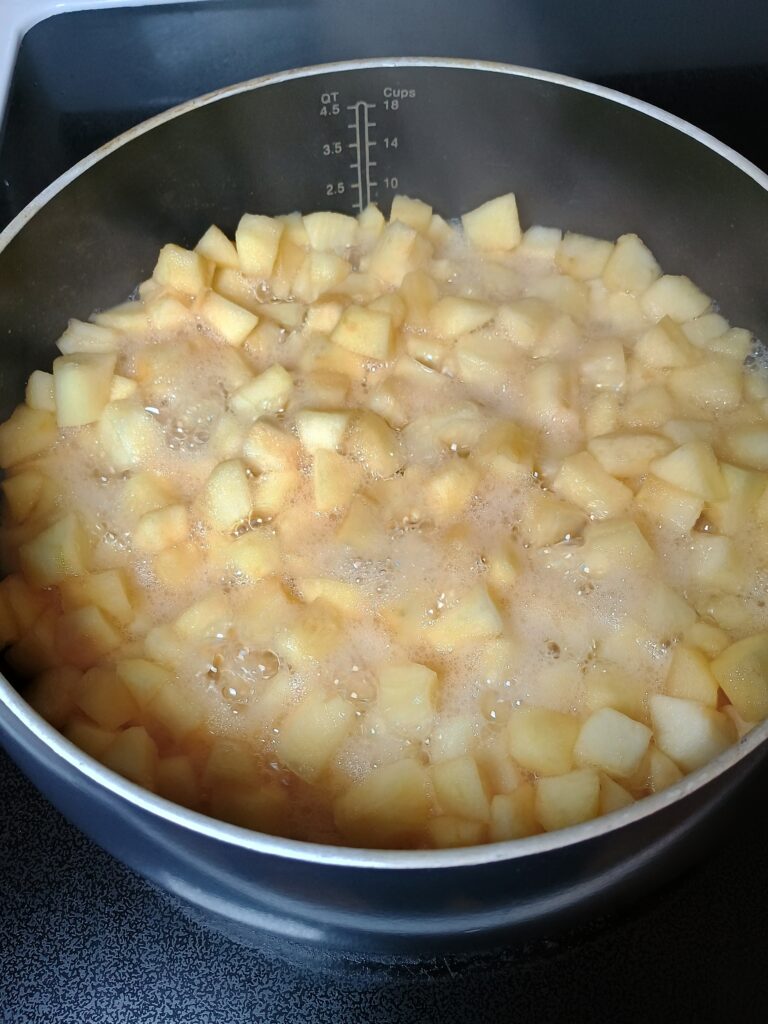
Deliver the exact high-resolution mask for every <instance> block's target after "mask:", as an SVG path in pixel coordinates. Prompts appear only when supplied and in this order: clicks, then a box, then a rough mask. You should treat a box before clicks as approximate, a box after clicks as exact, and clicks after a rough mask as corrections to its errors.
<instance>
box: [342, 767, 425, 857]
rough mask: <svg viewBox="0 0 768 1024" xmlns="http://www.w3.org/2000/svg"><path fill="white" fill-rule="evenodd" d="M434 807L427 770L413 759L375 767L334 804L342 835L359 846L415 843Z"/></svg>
mask: <svg viewBox="0 0 768 1024" xmlns="http://www.w3.org/2000/svg"><path fill="white" fill-rule="evenodd" d="M430 810H431V800H430V795H429V776H428V773H427V770H426V769H425V768H424V767H423V766H422V765H420V764H419V763H418V762H417V761H416V760H414V759H413V758H404V759H402V760H400V761H395V762H393V763H391V764H386V765H382V766H381V767H379V768H374V769H373V771H371V772H370V774H369V775H367V776H366V777H365V779H363V780H362V782H357V783H355V784H354V785H352V786H350V788H349V789H348V790H347V791H346V792H345V793H343V794H342V795H341V796H340V797H339V798H338V799H337V800H336V802H335V804H334V818H335V820H336V825H337V827H338V829H339V831H340V832H341V834H342V836H343V837H344V839H345V840H347V842H348V843H350V844H354V845H357V846H379V847H398V846H403V845H405V846H408V845H413V842H414V840H415V839H418V837H419V836H421V835H422V833H423V831H424V829H425V827H426V823H427V817H428V816H429V813H430Z"/></svg>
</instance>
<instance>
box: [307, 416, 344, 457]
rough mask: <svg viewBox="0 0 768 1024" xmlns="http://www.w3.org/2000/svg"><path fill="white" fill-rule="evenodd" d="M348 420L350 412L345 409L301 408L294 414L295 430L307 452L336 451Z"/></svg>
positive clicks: (340, 443)
mask: <svg viewBox="0 0 768 1024" xmlns="http://www.w3.org/2000/svg"><path fill="white" fill-rule="evenodd" d="M349 420H350V413H349V412H347V411H346V410H338V411H325V410H317V409H302V410H301V411H300V412H298V413H297V414H296V430H297V432H298V435H299V440H300V441H301V443H302V446H303V447H304V449H305V450H306V451H307V452H310V453H311V454H314V453H316V452H318V451H322V450H327V451H337V450H338V449H339V448H341V446H342V442H343V440H344V435H345V434H346V431H347V427H348V426H349Z"/></svg>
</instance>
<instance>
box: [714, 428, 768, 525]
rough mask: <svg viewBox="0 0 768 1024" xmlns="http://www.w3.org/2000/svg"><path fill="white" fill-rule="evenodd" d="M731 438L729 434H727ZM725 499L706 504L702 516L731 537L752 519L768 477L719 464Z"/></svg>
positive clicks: (731, 434) (727, 464)
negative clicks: (725, 494)
mask: <svg viewBox="0 0 768 1024" xmlns="http://www.w3.org/2000/svg"><path fill="white" fill-rule="evenodd" d="M730 437H731V438H732V437H733V433H730ZM720 470H721V472H722V474H723V480H724V481H725V486H726V487H727V489H728V497H727V498H724V499H723V500H721V501H714V502H709V503H708V504H707V507H706V509H705V514H706V517H707V519H708V520H709V522H710V523H711V524H712V526H714V527H715V529H716V530H718V532H719V533H723V534H726V535H729V536H730V535H732V534H735V533H737V532H738V531H740V530H742V529H743V528H744V526H745V525H746V524H747V523H748V522H750V521H753V520H754V516H755V509H756V506H757V504H758V502H759V501H760V498H761V497H762V495H763V494H765V493H766V486H768V476H766V475H765V474H764V473H757V472H754V471H753V470H748V469H741V468H740V467H738V466H732V465H730V464H729V463H727V462H722V463H721V464H720Z"/></svg>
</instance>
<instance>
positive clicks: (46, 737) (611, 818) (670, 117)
mask: <svg viewBox="0 0 768 1024" xmlns="http://www.w3.org/2000/svg"><path fill="white" fill-rule="evenodd" d="M411 67H432V68H447V69H451V68H454V69H457V70H461V71H486V72H492V73H496V74H504V75H510V76H513V77H518V78H531V79H536V80H538V81H542V82H547V83H550V84H552V85H557V86H561V87H564V88H568V89H574V90H576V91H579V92H585V93H589V94H592V95H593V96H597V97H599V98H601V99H604V100H607V101H609V102H612V103H617V104H619V105H620V106H624V107H629V108H630V109H632V110H636V111H638V112H639V113H642V114H645V115H646V116H648V117H650V118H653V119H654V120H656V121H660V122H662V123H664V124H667V125H669V126H670V127H672V128H675V129H677V130H678V131H680V132H683V133H684V134H685V135H688V136H689V137H690V138H692V139H694V140H695V141H696V142H699V143H701V144H702V145H703V146H706V147H707V148H708V149H710V150H712V151H713V152H715V153H716V154H718V155H719V156H721V157H722V158H723V159H725V160H727V161H728V162H729V163H731V164H733V165H734V166H735V167H737V168H738V169H739V170H741V171H742V172H743V173H744V174H746V175H747V176H748V177H750V178H752V179H753V180H754V181H756V182H757V184H759V185H761V186H762V188H763V189H765V190H766V192H768V175H766V174H765V173H764V172H763V171H761V170H760V169H759V168H758V167H756V166H755V165H754V164H753V163H752V162H751V161H749V160H747V159H746V157H744V156H742V155H741V154H740V153H737V152H736V151H735V150H733V149H731V148H730V147H729V146H726V145H725V144H724V143H722V142H720V141H719V140H718V139H716V138H715V137H714V136H712V135H710V134H708V133H707V132H705V131H702V130H701V129H700V128H697V127H695V126H694V125H692V124H690V123H689V122H687V121H685V120H683V119H682V118H679V117H676V116H675V115H674V114H670V113H668V112H667V111H665V110H662V109H661V108H660V107H656V106H654V105H652V104H650V103H646V102H644V101H642V100H638V99H635V98H633V97H631V96H628V95H626V94H624V93H621V92H618V91H616V90H614V89H608V88H605V87H604V86H600V85H595V84H593V83H591V82H587V81H584V80H582V79H578V78H573V77H570V76H567V75H560V74H557V73H555V72H550V71H541V70H537V69H535V68H527V67H522V66H520V65H514V64H503V63H500V62H495V61H480V60H466V59H458V58H442V57H383V58H369V59H365V60H351V61H338V62H333V63H329V64H317V65H312V66H309V67H304V68H296V69H289V70H286V71H278V72H273V73H271V74H268V75H261V76H259V77H257V78H253V79H249V80H247V81H245V82H239V83H237V84H235V85H230V86H226V87H224V88H221V89H216V90H214V91H213V92H210V93H206V94H205V95H203V96H199V97H195V98H194V99H192V100H187V101H186V102H184V103H181V104H178V105H177V106H175V107H171V108H170V109H168V110H166V111H163V112H162V113H160V114H157V115H156V116H155V117H152V118H149V119H148V120H146V121H143V122H141V123H140V124H138V125H135V126H134V127H133V128H130V129H129V130H128V131H126V132H123V133H122V134H121V135H118V136H117V137H116V138H114V139H112V140H110V141H109V142H107V143H106V144H105V145H103V146H101V147H100V148H99V149H97V150H95V151H94V152H93V153H90V154H89V155H88V156H86V157H84V158H83V159H82V160H80V161H78V163H76V164H74V165H73V166H72V167H70V168H69V169H68V170H66V171H65V172H64V173H63V174H62V175H61V176H60V177H58V178H57V179H56V180H55V181H53V182H52V183H51V184H50V185H48V186H47V188H45V189H44V190H43V191H42V192H40V193H39V195H37V196H36V197H35V198H34V199H33V200H32V201H31V202H30V203H28V205H27V206H25V207H24V209H23V210H21V212H20V213H19V214H17V216H16V217H14V219H13V220H12V221H11V222H10V223H9V224H8V225H7V226H6V227H5V229H4V230H3V231H2V232H0V251H2V250H3V249H5V248H6V246H7V245H8V244H9V242H11V240H12V239H13V238H15V236H16V235H17V234H18V233H19V232H20V231H21V230H22V229H23V228H24V226H25V225H26V224H27V222H28V221H29V220H31V218H32V217H33V216H35V214H37V213H38V212H39V211H40V210H41V209H42V208H43V207H44V206H45V205H46V204H47V203H48V202H49V201H50V200H51V199H52V198H53V197H54V196H56V195H57V194H58V193H59V192H61V191H62V189H64V188H65V187H66V186H67V185H69V184H70V183H71V182H72V181H74V180H75V179H76V178H77V177H79V176H80V175H81V174H82V173H83V172H84V171H86V170H88V168H90V167H91V166H93V165H94V164H96V163H98V161H100V160H102V159H103V158H104V157H105V156H108V155H109V154H110V153H112V152H113V151H114V150H116V149H119V148H120V147H121V146H123V145H125V144H126V143H128V142H130V141H132V140H133V139H134V138H137V137H138V136H140V135H143V134H145V133H146V132H148V131H151V130H152V129H153V128H155V127H157V126H159V125H161V124H163V123H165V122H166V121H170V120H172V119H173V118H175V117H178V116H180V115H182V114H185V113H188V112H189V111H192V110H194V109H196V108H197V107H200V106H205V105H207V104H209V103H214V102H217V101H218V100H221V99H226V98H227V97H229V96H234V95H237V94H239V93H243V92H248V91H250V90H253V89H260V88H263V87H265V86H269V85H277V84H280V83H282V82H286V81H291V80H294V79H299V78H313V77H317V76H320V75H327V74H330V73H344V72H347V71H358V70H365V69H368V68H371V69H373V68H377V69H380V68H411ZM0 704H2V705H4V706H5V709H6V711H7V712H8V713H10V716H11V718H12V719H16V720H17V721H18V722H19V723H21V725H22V726H23V727H25V728H26V730H28V732H30V733H31V734H32V735H33V736H34V737H35V739H36V740H37V741H39V743H41V744H43V745H44V746H45V747H47V748H49V750H50V751H51V752H52V753H53V754H54V755H56V756H57V757H59V758H61V759H62V760H64V761H65V762H67V763H68V764H69V765H70V766H72V767H74V768H75V769H76V770H77V771H79V772H81V773H82V774H83V775H85V776H87V777H88V778H89V779H90V780H91V782H94V783H96V784H97V785H99V786H101V787H102V788H103V789H105V790H108V791H109V792H110V793H112V794H113V795H115V796H117V797H120V798H122V799H123V800H125V801H126V802H127V803H128V804H130V805H133V806H134V807H135V808H137V809H139V810H142V811H145V812H148V813H149V814H150V815H153V816H155V817H160V818H162V819H164V820H166V821H170V822H172V823H173V824H175V825H177V826H180V827H182V828H185V829H189V830H190V831H193V832H196V833H198V834H200V835H204V836H207V837H209V838H211V839H216V840H219V841H221V842H225V843H228V844H230V845H232V846H237V847H240V848H242V849H246V850H251V851H254V852H257V853H263V854H269V855H272V856H278V857H282V858H285V859H289V860H300V861H306V862H308V863H317V864H325V865H330V866H335V867H354V868H367V869H371V868H378V869H390V870H403V869H411V870H413V869H422V870H423V869H434V868H460V867H472V866H477V865H481V864H492V863H497V862H500V861H506V860H514V859H516V858H518V857H528V856H532V855H534V854H539V853H547V852H551V851H554V850H559V849H563V848H566V847H569V846H572V845H574V844H577V843H581V842H585V841H588V840H591V839H595V838H597V837H599V836H602V835H605V834H607V833H610V832H613V831H615V830H617V829H620V828H623V827H625V826H628V825H631V824H634V823H635V822H638V821H640V820H641V819H643V818H646V817H648V816H649V815H652V814H655V813H656V812H657V811H661V810H663V809H664V808H666V807H669V806H670V805H672V804H674V803H676V802H677V801H678V800H683V799H684V798H685V797H686V796H688V795H689V794H691V793H693V792H695V791H696V790H698V789H700V788H701V787H703V786H706V785H707V784H708V783H709V782H711V781H713V780H714V779H716V778H717V777H718V776H719V775H721V774H723V773H724V772H726V771H728V769H730V768H732V767H733V766H734V765H736V764H738V763H739V762H740V761H742V760H743V759H744V758H746V757H747V756H748V755H749V754H751V753H752V752H753V751H754V750H756V749H757V748H758V747H759V746H760V745H761V744H762V743H763V741H764V740H765V739H766V738H767V737H768V721H765V722H762V723H759V724H758V725H756V726H755V727H754V728H753V729H752V730H751V731H750V732H748V733H747V734H746V735H745V736H743V737H741V739H740V740H738V741H737V742H736V743H734V744H733V745H732V746H731V747H729V748H728V749H727V750H725V751H724V752H723V753H722V754H720V755H719V756H718V757H716V758H715V759H714V760H712V761H710V762H709V763H708V764H706V765H704V766H703V767H702V768H700V769H698V770H697V771H695V772H692V773H691V774H690V775H687V776H684V777H683V778H682V779H681V780H680V781H679V782H677V783H675V784H674V785H672V786H670V787H669V788H668V789H665V790H663V791H662V792H660V793H656V794H653V795H652V796H648V797H644V798H643V799H642V800H638V801H637V802H636V803H634V804H632V805H630V806H629V807H626V808H623V809H621V810H619V811H614V812H612V813H610V814H606V815H602V816H600V817H598V818H595V819H593V820H592V821H589V822H584V823H583V824H580V825H574V826H571V827H570V828H565V829H560V830H557V831H555V832H548V833H543V834H541V835H536V836H531V837H529V838H525V839H515V840H508V841H505V842H500V843H488V844H486V845H482V846H468V847H460V848H458V849H449V850H376V849H372V850H371V849H363V848H357V847H346V846H331V845H328V844H321V843H309V842H303V841H300V840H295V839H285V838H282V837H280V836H272V835H267V834H265V833H261V832H254V831H251V830H249V829H245V828H241V827H240V826H237V825H231V824H229V823H227V822H223V821H218V820H217V819H214V818H210V817H208V816H207V815H204V814H201V813H199V812H197V811H191V810H188V809H187V808H185V807H182V806H180V805H179V804H175V803H172V802H171V801H169V800H166V799H164V798H163V797H161V796H158V795H156V794H154V793H151V792H150V791H149V790H146V789H143V788H142V787H141V786H138V785H136V784H135V783H133V782H130V781H129V780H128V779H125V778H124V777H123V776H121V775H118V774H117V773H116V772H113V771H112V770H110V769H109V768H106V767H105V766H104V765H102V764H100V763H99V762H98V761H96V760H95V759H94V758H92V757H90V756H89V755H88V754H86V753H85V752H84V751H83V750H81V749H80V748H79V747H77V746H75V745H74V744H73V743H71V742H70V741H69V740H67V739H66V738H65V737H64V736H63V735H62V734H61V733H60V732H58V731H57V730H56V729H54V728H53V726H51V725H49V724H48V722H46V721H45V720H44V719H43V718H42V717H41V716H40V715H39V714H37V712H36V711H34V710H33V708H32V707H31V706H30V705H29V704H27V702H26V701H25V700H24V699H23V698H22V697H21V696H20V694H19V693H18V692H17V690H16V689H15V688H14V687H13V686H12V685H11V684H10V682H9V681H8V680H7V679H6V678H5V676H4V675H2V674H0ZM0 710H2V709H0ZM2 717H5V716H2ZM0 721H2V718H0ZM3 724H6V725H7V723H3ZM8 727H9V728H11V729H12V728H13V725H10V726H8ZM20 742H22V743H23V739H22V740H21V741H20Z"/></svg>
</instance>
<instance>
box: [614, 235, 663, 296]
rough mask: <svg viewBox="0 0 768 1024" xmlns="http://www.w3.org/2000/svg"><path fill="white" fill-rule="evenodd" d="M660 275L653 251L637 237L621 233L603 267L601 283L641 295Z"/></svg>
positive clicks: (617, 290)
mask: <svg viewBox="0 0 768 1024" xmlns="http://www.w3.org/2000/svg"><path fill="white" fill-rule="evenodd" d="M660 276H661V269H660V268H659V265H658V263H657V262H656V260H655V259H654V256H653V253H652V252H651V251H650V250H649V249H648V248H647V247H646V246H645V244H644V243H643V242H642V241H641V240H640V239H639V238H638V237H637V235H632V234H629V235H622V236H621V237H620V238H619V239H618V240H617V242H616V245H615V246H614V247H613V251H612V252H611V254H610V256H609V257H608V261H607V263H606V264H605V267H604V268H603V283H604V284H605V286H606V288H609V289H610V290H611V291H614V292H630V293H631V294H632V295H642V294H643V292H645V291H647V290H648V288H650V286H651V285H652V284H653V282H654V281H655V280H656V279H657V278H658V277H660Z"/></svg>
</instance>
